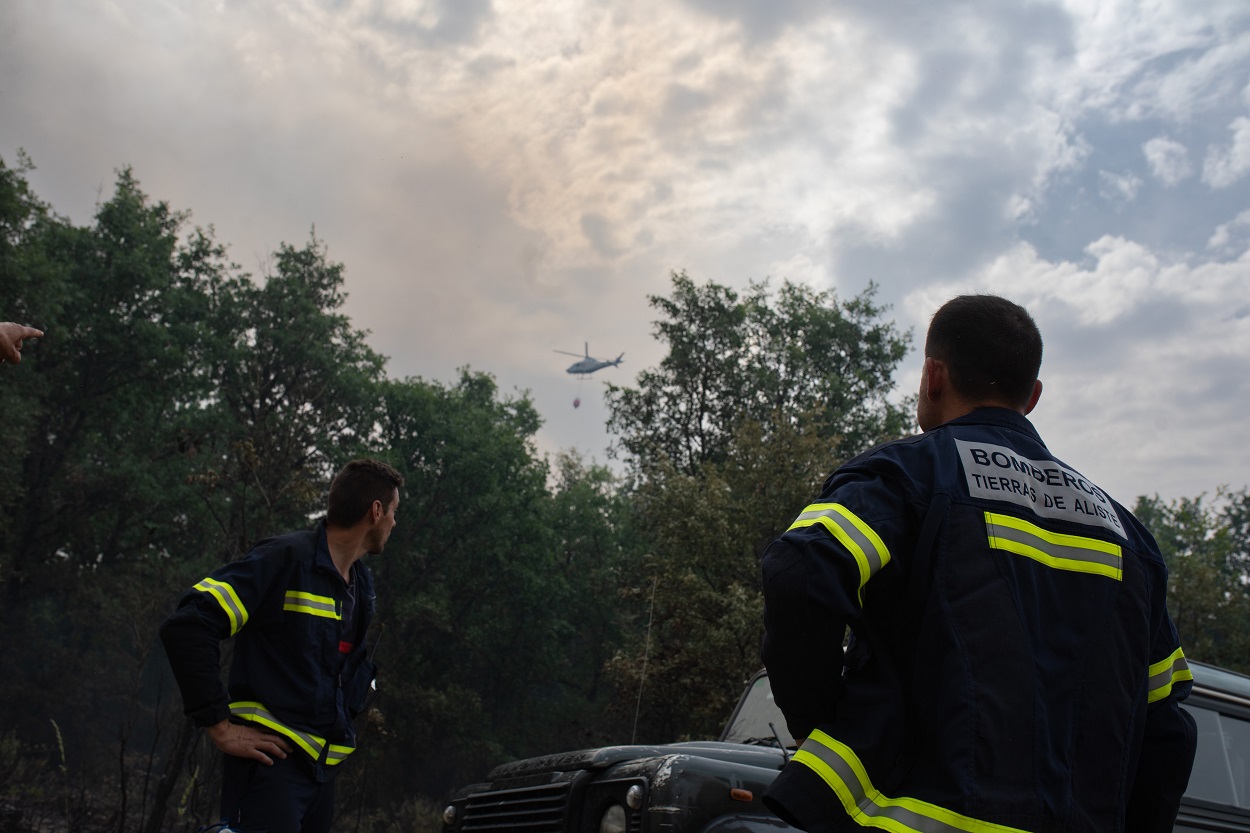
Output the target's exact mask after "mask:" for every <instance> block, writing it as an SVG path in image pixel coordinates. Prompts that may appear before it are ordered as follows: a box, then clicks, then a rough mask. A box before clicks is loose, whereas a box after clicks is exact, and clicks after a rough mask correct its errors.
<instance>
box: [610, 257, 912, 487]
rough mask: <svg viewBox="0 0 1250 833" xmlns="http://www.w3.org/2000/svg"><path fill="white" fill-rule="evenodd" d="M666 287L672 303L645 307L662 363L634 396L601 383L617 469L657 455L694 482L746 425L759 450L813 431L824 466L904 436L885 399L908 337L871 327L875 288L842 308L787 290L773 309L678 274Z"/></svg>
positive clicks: (901, 409)
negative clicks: (662, 348)
mask: <svg viewBox="0 0 1250 833" xmlns="http://www.w3.org/2000/svg"><path fill="white" fill-rule="evenodd" d="M672 282H673V292H672V296H671V297H668V298H665V297H659V296H652V297H651V299H650V300H651V305H652V306H653V307H655V308H656V309H658V310H659V311H660V312H661V313H662V314H663V317H662V318H661V319H660V320H658V321H656V322H655V335H656V337H657V338H658V339H659V340H660V341H662V342H665V343H667V344H668V355H666V356H665V357H664V359H663V360H661V362H660V366H659V368H657V369H648V370H644V371H643V372H642V373H640V374H639V376H638V380H637V381H638V386H637V388H629V387H621V386H617V385H612V384H609V385H608V395H607V399H608V406H609V409H610V410H611V416H610V418H609V421H608V426H609V428H610V429H611V430H613V431H614V432H615V433H616V435H617V437H618V442H619V448H618V449H617V453H618V454H621V455H623V456H624V457H625V459H626V460H627V461H630V462H633V463H636V464H645V463H646V462H648V461H651V460H655V459H661V458H663V459H667V460H669V461H671V462H672V463H673V464H674V465H676V466H677V467H678V468H679V469H681V470H682V471H684V472H686V473H688V474H695V473H696V472H697V471H698V469H699V466H700V465H701V464H703V463H705V462H719V461H723V460H724V459H725V457H726V456H727V455H728V453H729V446H730V443H731V440H732V437H733V434H734V431H735V429H736V427H737V426H738V425H740V424H742V423H744V422H754V423H756V424H758V425H759V426H760V431H761V435H762V437H763V439H764V440H765V441H768V440H769V439H770V438H771V437H772V436H773V435H774V434H775V433H776V432H778V431H780V430H781V429H782V428H783V427H784V426H789V427H790V428H792V429H794V430H797V431H799V432H801V433H804V434H806V433H815V434H817V435H819V436H821V437H823V438H825V439H826V440H827V441H829V443H830V444H831V448H830V452H831V456H832V457H834V458H839V457H843V456H846V455H847V454H848V453H850V452H853V451H857V450H860V449H862V448H865V447H867V446H868V445H870V444H871V443H872V442H874V441H876V440H877V439H879V438H881V437H891V436H898V435H899V434H901V433H903V432H904V431H905V430H907V428H908V427H909V425H910V422H909V420H910V414H909V412H908V409H907V408H906V407H905V406H904V405H897V404H894V403H892V402H891V401H890V399H889V396H890V393H891V392H892V391H893V388H894V382H893V373H894V369H895V367H896V366H897V365H898V363H899V361H901V360H902V358H903V356H904V354H905V353H906V351H907V347H908V344H909V342H910V336H909V335H906V334H900V333H899V332H897V330H896V329H895V328H894V326H893V324H891V323H889V322H885V321H882V320H880V319H881V315H882V313H883V312H884V310H883V309H882V308H880V307H878V306H876V305H875V304H874V303H873V301H872V298H873V295H874V293H875V290H874V288H873V287H869V288H868V289H867V290H865V291H864V292H863V293H862V294H861V295H859V296H857V297H855V298H852V299H850V300H849V301H845V302H840V301H839V300H838V299H837V297H836V296H835V295H834V294H833V293H832V292H831V291H828V292H814V291H813V290H811V289H809V288H807V287H805V286H801V285H796V284H791V283H789V282H785V283H783V284H782V286H781V289H780V291H779V292H778V294H777V297H776V299H775V301H774V300H773V299H772V298H771V297H770V294H769V291H768V287H767V284H751V286H750V288H749V290H748V292H747V294H746V295H745V297H743V298H741V299H740V298H739V295H738V293H737V292H735V291H733V290H732V289H729V288H728V287H725V286H721V285H718V284H715V283H711V282H709V283H707V284H705V285H704V286H702V287H700V286H697V285H696V284H695V283H694V282H693V281H692V280H691V279H690V278H689V277H687V276H686V274H685V273H684V272H679V273H674V274H673V276H672Z"/></svg>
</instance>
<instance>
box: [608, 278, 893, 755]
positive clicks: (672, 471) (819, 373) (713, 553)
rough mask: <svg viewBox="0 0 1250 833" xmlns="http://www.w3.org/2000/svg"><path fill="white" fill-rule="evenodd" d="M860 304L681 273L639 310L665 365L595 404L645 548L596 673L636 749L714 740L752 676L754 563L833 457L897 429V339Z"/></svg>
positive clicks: (755, 655) (756, 594)
mask: <svg viewBox="0 0 1250 833" xmlns="http://www.w3.org/2000/svg"><path fill="white" fill-rule="evenodd" d="M871 299H872V289H871V288H870V289H869V290H867V291H866V292H865V293H863V294H862V295H860V296H859V297H857V298H854V299H852V300H850V301H848V302H845V303H843V302H840V301H838V300H837V298H836V297H835V296H834V295H833V294H832V293H831V292H823V293H816V292H813V291H812V290H810V289H808V288H806V287H801V286H795V285H792V284H789V283H786V284H783V286H782V288H781V290H780V291H779V292H778V294H777V295H776V297H775V298H773V297H772V296H770V294H769V293H768V291H767V287H766V286H763V285H753V286H752V287H751V289H750V291H749V292H748V293H747V294H746V296H745V297H742V298H739V296H738V294H737V293H735V292H734V291H732V290H730V289H728V288H726V287H723V286H719V285H717V284H714V283H709V284H707V285H705V286H702V287H699V286H696V285H695V284H694V283H693V282H692V281H691V280H690V279H689V278H688V277H686V276H685V275H684V274H675V275H674V276H673V294H672V297H670V298H652V304H653V306H655V307H656V308H657V309H659V310H660V311H661V312H662V313H663V315H664V317H663V318H662V319H661V320H660V321H658V322H657V323H656V333H657V336H658V337H659V338H660V339H661V340H663V341H665V342H667V343H668V345H669V352H668V355H667V356H666V357H665V358H664V359H663V360H662V361H661V363H660V367H659V368H658V369H655V370H646V371H643V372H642V373H641V374H639V376H638V379H637V381H638V387H637V388H632V389H631V388H620V387H615V386H610V388H609V403H610V405H611V407H612V416H611V421H610V425H612V426H613V427H615V428H616V429H617V430H618V431H619V432H620V447H621V448H620V450H621V451H623V452H624V454H625V456H626V460H627V463H628V465H629V466H630V469H631V471H632V473H633V489H634V494H633V496H632V497H633V501H632V502H633V506H634V510H635V520H634V523H635V525H636V526H637V528H638V530H639V534H640V535H642V537H643V538H644V539H645V540H646V541H647V544H648V547H649V551H648V553H647V555H646V557H645V559H644V561H643V569H642V570H641V571H640V572H638V573H637V574H635V575H633V576H632V579H633V580H632V583H631V585H630V587H629V589H628V590H627V593H628V595H629V597H630V599H631V600H632V602H633V605H634V611H635V621H634V624H633V627H632V628H631V630H630V632H629V638H628V640H627V642H626V646H625V647H624V648H623V650H621V651H620V652H619V653H618V654H617V655H616V656H615V657H614V659H613V661H612V664H611V666H610V668H611V671H612V674H613V678H614V680H615V682H616V684H617V686H618V690H619V694H618V698H617V699H618V705H619V706H621V707H625V708H630V707H633V706H634V705H635V703H637V702H639V692H641V697H640V702H641V720H640V726H639V729H638V733H639V736H640V737H641V738H645V739H648V740H668V739H671V738H673V737H675V736H678V735H682V736H698V737H708V736H714V735H715V734H717V733H718V732H719V730H720V728H721V726H722V725H723V723H724V720H725V716H726V715H727V714H728V712H729V708H730V706H731V705H732V704H733V701H734V699H735V698H736V696H737V694H738V693H739V691H740V689H741V683H742V682H743V680H744V679H745V678H746V676H747V675H749V674H750V673H751V672H752V671H754V670H755V668H756V667H757V666H758V664H759V644H760V611H761V609H762V601H761V599H760V591H759V581H758V564H759V558H760V556H761V555H762V554H763V551H764V548H765V547H767V545H768V544H769V543H770V542H771V541H772V540H773V539H774V538H776V537H777V535H779V534H780V533H781V532H782V531H784V529H785V528H786V526H787V525H788V524H789V522H790V521H791V520H792V519H793V518H794V516H795V515H796V514H797V513H798V512H799V511H800V510H801V509H802V507H803V506H804V505H805V504H806V503H807V502H808V501H809V500H810V498H811V497H812V496H813V495H814V494H815V493H816V492H817V490H818V487H819V485H820V482H821V481H822V479H823V478H824V476H825V475H826V474H827V473H828V472H829V471H830V470H832V469H833V468H834V467H836V465H837V464H838V463H839V462H840V461H841V460H842V459H843V458H844V457H846V456H848V455H851V454H853V453H856V452H858V451H861V450H863V449H865V448H867V447H869V446H871V445H873V444H875V443H877V442H880V441H882V440H884V439H887V438H891V437H893V436H897V435H899V434H901V433H902V432H903V431H904V430H905V428H906V426H907V425H908V424H909V420H908V417H907V413H908V408H907V404H906V403H904V404H903V405H897V404H894V403H892V402H890V401H889V400H888V398H887V397H888V395H889V394H890V392H891V390H892V389H893V381H892V379H893V373H894V369H895V367H896V366H897V364H898V362H899V361H900V360H901V359H902V357H903V355H904V353H905V351H906V347H907V344H908V340H909V337H908V336H907V335H905V334H900V333H898V332H897V331H896V329H895V328H894V326H893V325H892V324H891V323H889V322H887V321H884V320H882V319H881V316H882V314H883V313H884V310H883V309H881V308H879V307H877V306H875V305H874V304H873V303H872V300H871ZM648 623H650V627H648ZM648 634H649V636H648ZM631 711H632V708H631Z"/></svg>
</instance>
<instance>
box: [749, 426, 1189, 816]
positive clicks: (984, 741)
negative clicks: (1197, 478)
mask: <svg viewBox="0 0 1250 833" xmlns="http://www.w3.org/2000/svg"><path fill="white" fill-rule="evenodd" d="M763 581H764V596H765V630H766V636H765V639H764V646H763V658H764V663H765V665H766V666H767V668H768V673H769V678H770V681H771V683H772V690H773V693H774V696H775V697H776V701H777V705H778V706H780V708H781V709H782V711H783V713H784V714H785V716H786V721H787V723H788V725H789V728H790V731H791V734H793V735H794V736H795V737H796V738H807V740H806V741H805V742H804V743H803V745H802V746H801V748H800V751H799V752H797V753H796V754H795V756H794V758H793V759H792V760H791V762H790V763H789V764H788V765H787V766H786V768H785V769H784V770H783V772H782V774H781V775H780V776H779V777H778V778H777V780H776V781H775V782H774V783H773V785H772V787H771V788H770V789H769V791H768V793H767V794H766V796H765V801H766V803H768V804H769V806H770V807H771V808H772V809H773V810H774V811H775V812H777V814H778V815H780V816H781V817H782V818H784V819H786V820H787V821H788V822H790V823H791V824H793V825H795V826H796V827H800V828H803V829H807V830H812V831H817V830H820V831H841V830H856V829H859V828H860V827H862V826H882V823H883V822H884V826H886V827H887V828H888V829H891V830H895V831H899V830H902V831H924V833H961V831H962V832H963V833H971V832H972V831H975V832H976V833H988V831H1033V833H1040V832H1041V831H1047V833H1051V831H1055V832H1058V831H1064V832H1065V833H1067V832H1069V831H1072V832H1079V833H1110V832H1111V831H1121V830H1126V829H1127V830H1129V831H1132V833H1143V831H1144V832H1145V833H1150V831H1170V830H1171V829H1172V823H1173V820H1174V819H1175V816H1176V811H1177V808H1178V806H1179V802H1180V797H1181V794H1182V793H1183V792H1184V789H1185V786H1186V784H1187V782H1188V778H1189V770H1190V767H1191V766H1192V762H1193V754H1194V745H1195V739H1196V732H1195V729H1194V723H1193V719H1192V718H1191V717H1190V716H1189V715H1188V714H1187V713H1185V712H1184V711H1183V710H1182V709H1181V708H1180V706H1179V701H1180V700H1182V699H1184V698H1185V697H1186V696H1187V695H1188V693H1189V690H1190V688H1191V687H1192V682H1191V681H1192V679H1193V678H1192V675H1191V674H1190V672H1189V670H1188V666H1187V665H1186V663H1185V658H1184V654H1183V653H1182V651H1181V649H1180V644H1179V642H1178V638H1177V633H1176V629H1175V627H1174V626H1173V624H1172V621H1171V619H1170V618H1169V616H1168V614H1167V610H1166V608H1165V593H1166V582H1167V570H1166V568H1165V567H1164V564H1163V560H1162V558H1161V557H1160V555H1159V551H1158V547H1157V546H1156V544H1155V542H1154V539H1153V538H1152V537H1151V535H1150V533H1149V532H1147V531H1146V529H1145V528H1144V527H1142V526H1141V524H1140V523H1138V521H1137V520H1136V519H1135V518H1133V516H1132V515H1131V514H1130V513H1129V512H1128V511H1126V510H1125V509H1124V508H1123V507H1122V506H1120V505H1119V504H1117V503H1116V502H1115V501H1113V500H1112V499H1111V498H1110V497H1109V496H1108V495H1107V494H1106V493H1105V492H1103V491H1102V490H1101V489H1099V488H1098V487H1097V486H1096V485H1094V484H1093V483H1091V482H1090V481H1089V480H1088V479H1086V478H1085V477H1083V476H1082V475H1080V474H1079V473H1078V472H1076V471H1074V470H1073V469H1071V468H1069V467H1068V466H1066V465H1064V464H1063V463H1062V462H1060V461H1059V460H1057V459H1056V458H1055V457H1054V456H1053V455H1052V454H1051V453H1050V452H1049V451H1048V450H1047V448H1046V446H1045V445H1044V444H1043V443H1042V440H1041V438H1040V437H1039V436H1038V435H1037V432H1036V431H1035V430H1034V428H1033V426H1032V424H1031V423H1030V422H1029V421H1028V420H1027V419H1025V418H1024V417H1023V416H1021V415H1020V414H1018V413H1015V412H1013V411H1009V410H1004V409H998V408H985V409H979V410H976V411H974V412H973V413H971V414H969V415H967V416H964V417H961V418H959V419H956V420H952V421H951V422H949V423H947V424H945V425H942V426H940V427H938V428H936V429H934V430H931V431H928V432H926V433H924V434H921V435H917V436H914V437H908V438H906V439H903V440H898V441H896V442H892V443H887V444H885V445H882V446H879V447H877V448H875V449H873V450H872V451H869V452H868V453H866V454H864V455H862V456H860V457H858V458H856V459H854V460H852V461H851V462H849V463H847V464H846V465H845V466H843V467H841V468H840V469H838V470H837V471H836V472H834V474H833V475H832V476H831V477H830V478H829V480H828V481H827V482H826V484H825V487H824V490H823V492H822V495H821V497H820V499H819V500H818V501H817V502H816V503H814V504H812V505H811V506H809V507H807V509H806V510H805V511H804V512H803V513H802V514H801V515H800V516H799V518H798V519H797V520H796V521H795V522H794V524H793V525H792V526H791V527H790V529H789V530H788V531H787V532H786V533H785V534H784V535H782V536H781V538H779V539H778V540H777V541H776V542H774V543H773V544H772V545H771V546H770V547H769V549H768V551H767V552H766V553H765V555H764V559H763ZM847 626H849V627H850V629H851V632H852V637H851V641H850V645H849V647H848V649H847V651H846V653H845V655H844V654H843V646H842V641H843V635H844V633H845V630H846V627H847ZM885 819H890V820H892V821H885Z"/></svg>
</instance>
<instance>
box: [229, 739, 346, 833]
mask: <svg viewBox="0 0 1250 833" xmlns="http://www.w3.org/2000/svg"><path fill="white" fill-rule="evenodd" d="M298 756H299V753H298V752H295V753H293V754H291V755H289V756H288V757H286V758H281V759H275V760H274V762H273V766H266V765H265V764H262V763H260V762H258V761H253V760H250V759H247V758H236V757H234V756H233V755H227V756H225V760H224V762H223V766H222V776H221V815H222V818H224V819H226V820H227V821H229V822H230V824H231V827H232V828H234V829H235V830H238V831H240V833H329V830H330V822H331V820H332V819H333V817H334V779H330V780H328V781H323V782H321V783H318V782H317V779H316V778H315V777H314V775H313V768H312V765H311V763H310V762H308V761H307V760H305V759H301V758H300V757H298Z"/></svg>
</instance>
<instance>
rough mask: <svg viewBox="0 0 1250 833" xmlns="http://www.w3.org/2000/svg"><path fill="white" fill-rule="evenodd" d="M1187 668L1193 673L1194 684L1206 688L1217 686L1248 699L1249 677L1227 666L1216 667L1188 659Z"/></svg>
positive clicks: (1249, 693)
mask: <svg viewBox="0 0 1250 833" xmlns="http://www.w3.org/2000/svg"><path fill="white" fill-rule="evenodd" d="M1189 670H1190V671H1192V672H1193V674H1194V685H1196V686H1203V687H1207V688H1218V689H1220V690H1222V691H1227V692H1228V693H1230V694H1235V695H1237V696H1238V697H1244V698H1246V699H1247V700H1250V677H1247V676H1246V675H1245V674H1238V673H1237V672H1236V671H1229V670H1228V669H1227V668H1216V667H1215V666H1214V665H1207V664H1206V663H1205V662H1196V661H1194V660H1190V661H1189Z"/></svg>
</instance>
